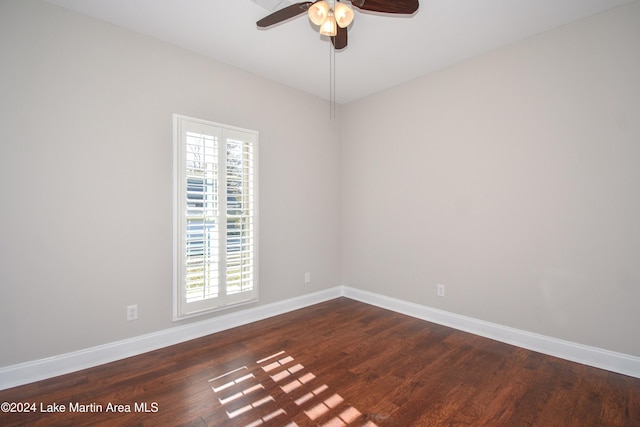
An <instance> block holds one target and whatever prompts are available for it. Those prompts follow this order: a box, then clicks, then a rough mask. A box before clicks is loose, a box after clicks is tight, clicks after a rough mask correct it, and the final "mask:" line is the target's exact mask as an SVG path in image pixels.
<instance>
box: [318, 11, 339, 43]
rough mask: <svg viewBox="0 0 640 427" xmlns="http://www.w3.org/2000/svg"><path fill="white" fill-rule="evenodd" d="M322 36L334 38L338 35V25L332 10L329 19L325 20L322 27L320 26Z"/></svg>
mask: <svg viewBox="0 0 640 427" xmlns="http://www.w3.org/2000/svg"><path fill="white" fill-rule="evenodd" d="M320 34H321V35H323V36H329V37H334V36H335V35H336V34H338V25H337V23H336V18H335V16H333V11H332V10H329V14H328V15H327V19H325V20H324V22H323V23H322V25H320Z"/></svg>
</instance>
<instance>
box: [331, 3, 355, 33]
mask: <svg viewBox="0 0 640 427" xmlns="http://www.w3.org/2000/svg"><path fill="white" fill-rule="evenodd" d="M334 15H335V18H336V23H337V24H338V26H339V27H340V28H347V27H348V26H349V24H351V22H353V10H352V9H351V8H350V7H349V6H347V5H346V4H344V3H340V2H338V3H336V5H335V7H334Z"/></svg>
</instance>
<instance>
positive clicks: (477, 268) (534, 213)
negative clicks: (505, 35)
mask: <svg viewBox="0 0 640 427" xmlns="http://www.w3.org/2000/svg"><path fill="white" fill-rule="evenodd" d="M341 123H342V126H343V129H342V131H341V135H342V141H343V153H342V162H343V172H342V173H343V177H342V185H343V205H342V209H343V220H342V228H343V230H344V234H343V245H342V248H343V256H342V270H343V280H344V284H345V285H348V286H352V287H357V288H360V289H363V290H368V291H372V292H376V293H379V294H383V295H387V296H391V297H395V298H400V299H404V300H409V301H414V302H417V303H420V304H424V305H428V306H432V307H436V308H441V309H444V310H447V311H450V312H454V313H459V314H463V315H467V316H471V317H474V318H478V319H482V320H487V321H491V322H495V323H499V324H503V325H507V326H511V327H514V328H518V329H522V330H526V331H530V332H535V333H540V334H544V335H548V336H551V337H557V338H561V339H565V340H569V341H574V342H578V343H583V344H587V345H592V346H596V347H601V348H605V349H609V350H614V351H618V352H622V353H627V354H631V355H636V356H640V339H638V332H637V328H638V325H640V310H639V309H638V301H640V223H639V219H640V187H639V184H640V2H634V3H632V4H630V5H628V6H624V7H622V8H619V9H614V10H612V11H610V12H607V13H604V14H601V15H597V16H594V17H591V18H589V19H586V20H583V21H580V22H578V23H575V24H572V25H568V26H565V27H562V28H560V29H556V30H554V31H550V32H547V33H544V34H542V35H540V36H537V37H535V38H531V39H528V40H524V41H521V42H519V43H517V44H514V45H512V46H509V47H507V48H503V49H500V50H498V51H495V52H493V53H490V54H487V55H483V56H481V57H478V58H475V59H473V60H470V61H467V62H465V63H462V64H459V65H456V66H453V67H450V68H448V69H445V70H442V71H440V72H437V73H433V74H431V75H428V76H426V77H423V78H421V79H419V80H417V81H414V82H411V83H409V84H406V85H403V86H401V87H398V88H395V89H393V90H389V91H386V92H383V93H380V94H377V95H374V96H372V97H369V98H367V99H364V100H361V101H359V102H355V103H352V104H349V105H347V106H346V107H344V109H343V115H342V121H341ZM437 283H442V284H445V285H446V296H445V297H444V298H438V297H437V296H436V284H437Z"/></svg>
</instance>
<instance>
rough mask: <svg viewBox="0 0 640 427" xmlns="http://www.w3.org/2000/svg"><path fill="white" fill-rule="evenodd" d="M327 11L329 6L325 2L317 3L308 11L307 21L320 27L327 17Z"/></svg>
mask: <svg viewBox="0 0 640 427" xmlns="http://www.w3.org/2000/svg"><path fill="white" fill-rule="evenodd" d="M329 10H330V8H329V4H328V3H327V2H326V1H324V0H322V1H317V2H315V3H314V4H312V5H311V7H310V8H309V10H308V14H309V19H310V20H311V22H313V23H314V24H316V25H322V24H323V23H324V21H326V20H327V16H329Z"/></svg>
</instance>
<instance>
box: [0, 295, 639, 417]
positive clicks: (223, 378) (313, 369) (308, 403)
mask: <svg viewBox="0 0 640 427" xmlns="http://www.w3.org/2000/svg"><path fill="white" fill-rule="evenodd" d="M5 401H7V402H33V403H36V404H37V405H38V408H37V409H38V410H37V411H35V412H32V413H0V425H2V426H57V425H60V426H67V425H73V426H75V425H82V426H120V425H122V426H159V425H171V426H185V427H203V426H208V427H219V426H234V427H235V426H262V427H269V426H287V425H297V426H318V425H321V426H326V427H333V426H367V427H376V426H377V427H383V426H394V427H395V426H402V427H405V426H449V425H456V426H465V425H466V426H492V427H495V426H545V427H546V426H580V427H585V426H587V427H588V426H621V427H623V426H635V427H637V426H638V425H640V379H637V378H631V377H627V376H624V375H620V374H615V373H612V372H607V371H603V370H600V369H596V368H591V367H587V366H584V365H580V364H576V363H571V362H568V361H565V360H561V359H557V358H554V357H550V356H545V355H542V354H539V353H535V352H532V351H529V350H525V349H522V348H517V347H513V346H510V345H507V344H504V343H500V342H497V341H493V340H489V339H485V338H481V337H478V336H475V335H472V334H468V333H465V332H462V331H457V330H454V329H450V328H446V327H444V326H440V325H435V324H432V323H429V322H425V321H421V320H418V319H415V318H411V317H408V316H403V315H400V314H398V313H393V312H390V311H387V310H384V309H381V308H378V307H373V306H370V305H367V304H363V303H360V302H356V301H353V300H349V299H346V298H338V299H335V300H332V301H328V302H326V303H322V304H318V305H315V306H311V307H307V308H305V309H302V310H297V311H294V312H291V313H287V314H284V315H280V316H275V317H273V318H270V319H267V320H264V321H260V322H255V323H251V324H249V325H245V326H242V327H239V328H234V329H231V330H228V331H224V332H220V333H217V334H213V335H210V336H207V337H203V338H199V339H196V340H191V341H188V342H185V343H182V344H178V345H174V346H170V347H167V348H164V349H160V350H157V351H153V352H150V353H146V354H144V355H140V356H136V357H132V358H128V359H125V360H121V361H117V362H113V363H109V364H105V365H101V366H97V367H95V368H92V369H87V370H84V371H80V372H75V373H72V374H68V375H64V376H61V377H57V378H52V379H47V380H44V381H40V382H37V383H33V384H28V385H24V386H21V387H16V388H13V389H9V390H4V391H1V392H0V402H5ZM54 404H55V405H58V407H60V406H62V407H64V408H66V411H65V412H63V413H55V412H53V413H48V412H43V411H42V410H40V409H41V408H40V405H44V407H45V408H46V407H47V405H54ZM91 404H94V405H95V407H96V408H99V409H100V410H96V411H93V412H91V411H87V412H73V411H72V410H71V409H72V408H75V409H76V410H78V408H80V407H81V406H79V405H85V406H84V407H85V408H90V406H91ZM108 405H112V406H115V405H123V406H122V407H116V409H113V408H112V409H113V410H112V411H108V410H107V406H108ZM118 408H120V409H128V410H130V411H131V412H120V411H118V410H117V409H118Z"/></svg>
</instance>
